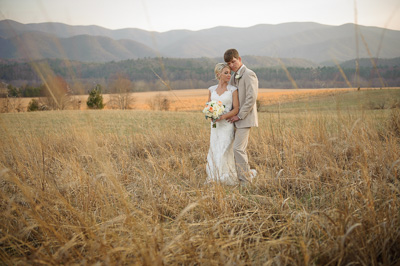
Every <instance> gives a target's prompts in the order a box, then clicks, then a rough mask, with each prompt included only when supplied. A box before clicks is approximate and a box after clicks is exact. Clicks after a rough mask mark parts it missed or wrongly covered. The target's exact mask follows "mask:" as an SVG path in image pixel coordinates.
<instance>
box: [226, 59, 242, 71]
mask: <svg viewBox="0 0 400 266" xmlns="http://www.w3.org/2000/svg"><path fill="white" fill-rule="evenodd" d="M228 66H229V67H230V68H231V69H232V71H233V72H237V71H238V70H239V68H240V67H241V66H242V58H240V56H239V58H235V57H234V58H233V59H232V60H231V61H230V62H228Z"/></svg>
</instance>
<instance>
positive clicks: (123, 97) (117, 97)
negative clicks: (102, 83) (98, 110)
mask: <svg viewBox="0 0 400 266" xmlns="http://www.w3.org/2000/svg"><path fill="white" fill-rule="evenodd" d="M109 89H110V92H111V93H112V94H111V96H110V101H109V102H108V106H110V107H111V108H115V109H122V110H126V109H132V108H133V105H134V103H135V97H134V96H133V94H132V92H133V89H134V87H133V84H132V82H131V81H130V80H129V79H127V78H125V77H123V76H122V75H118V76H116V78H115V79H113V80H112V81H111V83H110V85H109Z"/></svg>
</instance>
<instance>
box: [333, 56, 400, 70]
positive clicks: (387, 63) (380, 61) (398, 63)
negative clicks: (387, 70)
mask: <svg viewBox="0 0 400 266" xmlns="http://www.w3.org/2000/svg"><path fill="white" fill-rule="evenodd" d="M372 59H373V62H374V64H375V66H377V67H381V68H382V67H398V68H400V57H397V58H391V59H387V58H372ZM358 65H359V66H360V67H373V64H372V61H371V59H370V58H361V59H359V60H358ZM340 66H341V67H342V68H355V67H356V60H354V59H353V60H349V61H346V62H343V63H341V64H340Z"/></svg>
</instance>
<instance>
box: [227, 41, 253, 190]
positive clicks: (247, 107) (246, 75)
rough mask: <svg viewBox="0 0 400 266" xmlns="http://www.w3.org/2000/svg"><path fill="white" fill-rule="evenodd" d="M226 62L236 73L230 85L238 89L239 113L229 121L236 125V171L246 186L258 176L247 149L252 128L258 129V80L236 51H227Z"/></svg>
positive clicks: (234, 149) (234, 146)
mask: <svg viewBox="0 0 400 266" xmlns="http://www.w3.org/2000/svg"><path fill="white" fill-rule="evenodd" d="M224 60H225V62H226V63H228V65H229V67H230V68H231V69H232V71H234V72H235V73H234V75H233V76H232V77H231V80H230V82H229V83H230V84H231V85H233V86H235V87H237V88H238V94H239V113H238V114H237V115H236V116H233V117H231V118H230V119H228V121H229V122H231V123H235V127H236V131H235V140H234V142H233V152H234V155H235V163H236V170H237V173H238V178H239V181H240V183H241V184H246V183H247V182H249V181H251V179H252V178H253V177H255V175H256V174H257V172H256V170H254V169H250V166H249V159H248V157H247V151H246V149H247V144H248V142H249V135H250V128H251V127H258V116H257V105H256V100H257V95H258V79H257V76H256V74H255V73H254V72H253V71H252V70H250V69H248V68H247V67H246V66H245V65H243V63H242V58H241V57H240V56H239V52H238V51H237V50H236V49H229V50H227V51H226V52H225V54H224Z"/></svg>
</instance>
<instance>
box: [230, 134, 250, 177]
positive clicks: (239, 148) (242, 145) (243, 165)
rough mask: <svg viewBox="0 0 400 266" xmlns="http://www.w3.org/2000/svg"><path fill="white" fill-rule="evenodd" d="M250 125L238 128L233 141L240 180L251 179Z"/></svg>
mask: <svg viewBox="0 0 400 266" xmlns="http://www.w3.org/2000/svg"><path fill="white" fill-rule="evenodd" d="M249 135H250V127H246V128H236V131H235V140H234V141H233V153H234V156H235V163H236V171H237V174H238V178H239V181H240V182H241V183H247V182H248V181H249V175H250V166H249V158H248V156H247V144H248V143H249Z"/></svg>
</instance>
